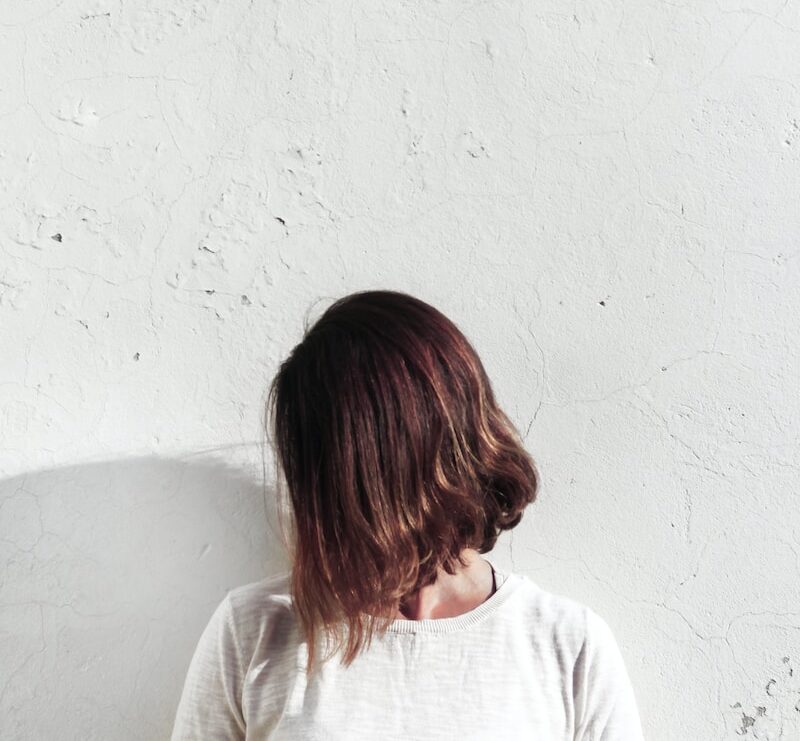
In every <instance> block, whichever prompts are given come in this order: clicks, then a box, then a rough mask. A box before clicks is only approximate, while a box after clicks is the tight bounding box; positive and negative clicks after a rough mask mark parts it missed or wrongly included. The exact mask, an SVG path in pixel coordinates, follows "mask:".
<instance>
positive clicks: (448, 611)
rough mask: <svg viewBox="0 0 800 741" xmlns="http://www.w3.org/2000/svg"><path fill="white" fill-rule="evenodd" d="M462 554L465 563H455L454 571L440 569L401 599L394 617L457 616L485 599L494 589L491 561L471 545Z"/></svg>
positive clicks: (402, 618) (405, 618)
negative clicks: (462, 565) (425, 583)
mask: <svg viewBox="0 0 800 741" xmlns="http://www.w3.org/2000/svg"><path fill="white" fill-rule="evenodd" d="M463 557H464V560H465V561H466V562H467V565H466V566H465V567H463V568H462V567H459V568H458V570H457V571H456V573H455V574H448V573H447V572H446V571H444V570H443V569H440V571H439V575H438V577H437V579H436V581H435V582H434V583H433V584H430V585H428V586H427V587H423V588H422V589H420V590H419V591H418V592H416V593H415V594H413V595H409V596H408V597H407V598H405V599H403V600H402V601H401V605H400V608H399V609H398V611H397V614H396V618H399V619H401V620H423V619H437V618H447V617H457V616H458V615H462V614H463V613H465V612H469V611H470V610H473V609H475V608H476V607H477V606H478V605H480V604H481V603H483V602H485V601H486V600H487V599H489V597H491V596H492V594H493V591H494V590H493V585H494V573H493V569H492V565H491V564H490V563H489V562H488V561H487V560H485V559H484V558H482V557H481V555H480V553H478V552H477V551H476V550H473V549H471V548H468V549H466V550H465V551H464V553H463Z"/></svg>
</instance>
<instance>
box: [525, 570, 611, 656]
mask: <svg viewBox="0 0 800 741" xmlns="http://www.w3.org/2000/svg"><path fill="white" fill-rule="evenodd" d="M517 576H518V578H519V580H520V582H521V583H520V588H519V592H520V596H521V597H522V600H521V608H520V609H519V614H520V615H521V619H522V620H524V621H525V623H526V627H528V628H529V629H530V630H531V632H533V633H535V634H539V635H543V636H545V637H547V638H548V639H550V640H553V639H555V640H557V641H559V642H562V643H565V644H569V645H570V646H571V647H572V649H573V651H574V652H577V651H579V650H580V649H581V647H582V646H583V645H584V644H585V642H586V641H587V640H591V639H593V638H594V639H598V640H603V639H606V638H607V637H608V633H610V629H609V627H608V624H607V623H606V621H605V620H604V618H603V617H601V616H600V614H598V613H597V612H596V611H595V610H594V609H593V608H592V607H590V606H589V605H588V604H587V603H586V602H583V601H581V600H580V599H578V598H576V597H570V596H568V595H566V594H565V593H562V592H560V591H558V590H551V589H548V588H546V587H543V586H541V585H540V584H538V583H537V582H535V581H534V580H533V579H531V578H530V577H528V576H527V575H524V574H518V575H517Z"/></svg>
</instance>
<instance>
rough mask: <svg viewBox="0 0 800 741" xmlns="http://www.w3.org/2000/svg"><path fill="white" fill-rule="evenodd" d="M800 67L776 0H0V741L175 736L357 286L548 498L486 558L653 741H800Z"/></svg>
mask: <svg viewBox="0 0 800 741" xmlns="http://www.w3.org/2000/svg"><path fill="white" fill-rule="evenodd" d="M798 40H800V3H798V2H796V0H788V1H787V0H761V2H759V3H757V4H755V3H750V4H748V3H746V2H744V0H717V1H716V2H711V1H709V2H706V1H704V0H701V1H700V2H696V3H690V4H684V5H680V4H676V3H666V2H653V3H650V2H631V1H630V0H629V1H628V2H624V3H616V4H613V3H600V4H598V3H586V2H583V1H582V0H579V1H578V2H575V3H571V4H564V3H557V2H552V1H551V2H539V3H536V4H534V3H520V2H513V3H512V2H494V3H474V4H469V5H467V4H464V3H442V2H438V3H428V4H420V3H413V4H408V3H402V4H398V3H356V4H336V3H329V4H316V3H307V4H304V3H243V2H230V3H217V2H210V1H209V2H191V3H190V2H178V3H170V4H165V3H158V2H155V1H153V0H151V1H150V2H138V3H135V4H133V3H120V2H110V1H109V2H106V1H105V0H93V1H90V0H87V1H86V2H76V1H75V0H65V1H64V2H57V1H56V0H48V2H43V1H32V2H24V3H23V2H12V3H10V4H9V3H7V4H6V5H5V6H4V8H3V11H2V17H1V18H0V60H2V64H0V91H1V92H0V184H2V187H1V188H0V194H2V195H1V196H0V198H1V200H0V249H1V252H0V261H1V262H0V339H1V340H2V348H3V352H2V356H0V373H1V376H0V449H1V450H2V456H0V475H2V477H3V481H2V485H1V486H2V490H1V491H0V497H1V498H0V563H1V564H2V568H3V571H2V578H1V579H0V737H2V738H3V739H68V738H69V739H82V740H85V739H112V738H113V739H124V740H126V741H127V740H128V739H131V740H133V739H141V738H165V737H166V736H167V735H168V732H169V727H170V725H171V720H172V714H173V712H174V708H175V704H176V702H177V698H178V694H179V691H180V686H181V683H182V680H183V675H184V672H185V669H186V665H187V662H188V659H189V656H190V654H191V651H192V649H193V647H194V644H195V642H196V640H197V638H198V636H199V632H200V630H201V629H202V627H203V625H204V624H205V622H206V620H207V619H208V617H209V616H210V614H211V611H212V609H213V607H214V605H215V604H216V603H217V602H218V601H219V599H221V597H222V596H223V594H224V592H225V590H226V589H227V588H229V587H231V586H233V585H235V584H239V583H243V582H246V581H248V580H251V579H254V578H256V577H258V576H259V575H261V574H264V573H269V572H274V571H277V570H279V569H280V568H281V556H280V550H279V547H278V546H277V545H276V543H277V541H276V538H275V536H274V534H273V533H271V532H270V531H269V530H268V529H267V527H266V525H265V524H264V523H265V522H266V521H267V519H268V513H267V512H265V509H264V503H263V501H262V497H261V489H260V474H261V469H260V465H261V457H260V451H259V448H258V441H259V439H260V421H261V415H262V404H263V401H264V398H265V389H266V386H267V384H268V382H269V380H270V378H271V376H272V374H273V372H274V370H275V368H276V364H277V362H278V360H279V359H280V358H282V357H283V356H284V354H285V353H286V352H287V351H288V350H289V348H290V347H291V346H292V345H293V344H294V342H296V341H297V340H298V339H299V335H300V331H301V325H302V318H303V315H304V313H305V312H306V310H307V308H308V306H309V305H310V304H311V303H312V302H314V301H316V300H317V299H322V301H321V302H320V303H318V304H316V307H317V309H315V310H314V311H312V316H313V314H314V312H315V311H317V310H319V309H321V308H322V307H323V306H324V305H325V303H326V302H327V301H328V300H329V299H330V298H333V297H336V296H339V295H342V294H343V293H347V292H349V291H351V290H356V289H360V288H368V287H392V288H399V289H401V290H407V291H410V292H412V293H414V294H416V295H419V296H420V297H421V298H424V299H426V300H429V301H431V302H432V303H434V304H435V305H437V306H438V307H439V308H441V309H442V310H443V311H445V312H446V313H447V314H449V315H450V316H451V317H452V318H453V319H454V320H456V321H457V322H458V323H459V325H460V326H462V328H463V329H464V330H465V331H466V333H467V334H468V335H469V337H470V338H471V339H472V340H473V341H474V343H475V346H476V348H477V349H478V351H479V352H480V354H481V355H482V357H483V359H484V362H485V365H486V367H487V370H488V372H489V374H490V376H491V377H492V379H493V381H494V384H495V390H496V392H497V395H498V396H499V398H500V400H501V402H502V403H503V405H504V406H505V408H506V409H507V410H508V412H509V414H510V415H511V416H512V418H513V419H514V420H515V422H516V423H517V424H518V425H519V427H520V429H521V430H522V431H523V433H525V434H526V444H527V445H528V447H529V449H530V450H531V452H532V453H533V454H534V456H535V457H536V459H537V461H538V463H539V466H540V468H541V470H542V473H543V478H544V482H543V487H542V491H541V494H540V500H539V502H538V503H537V504H536V505H534V507H533V508H532V509H531V510H530V513H529V514H528V516H527V517H526V518H525V520H523V522H522V524H521V525H520V526H519V528H518V529H517V530H516V531H515V532H514V533H513V537H505V538H504V539H502V540H501V543H500V545H498V548H497V550H496V551H495V553H494V557H495V558H496V559H497V561H498V563H501V564H503V565H504V566H506V567H511V568H514V569H516V570H518V571H521V572H525V573H528V574H529V575H530V576H531V577H532V578H535V579H537V580H538V581H539V582H540V583H541V584H542V585H543V586H545V587H547V588H549V589H553V590H556V591H560V592H561V593H564V594H567V595H569V596H572V597H574V598H577V599H581V600H583V601H585V602H587V603H589V604H590V605H592V607H594V608H595V609H596V610H597V611H598V612H599V613H600V614H602V615H603V616H604V617H606V619H607V620H608V622H609V623H610V624H611V626H612V627H613V628H614V630H615V632H616V634H617V636H618V639H619V642H620V645H621V647H622V649H623V651H624V654H625V656H626V660H627V661H628V664H629V668H630V673H631V676H632V678H633V681H634V683H635V685H636V687H637V693H638V697H639V702H640V706H641V712H642V716H643V720H644V724H645V728H646V731H647V735H648V738H650V739H665V740H666V741H675V740H676V739H729V738H731V739H732V738H739V737H742V736H744V737H752V738H758V739H771V740H772V739H781V738H782V739H795V738H798V737H800V586H799V585H800V573H799V567H800V555H799V554H800V551H799V550H798V549H800V514H799V512H800V498H799V497H798V490H799V489H800V487H798V483H799V481H798V479H799V478H800V477H799V476H798V470H800V469H799V468H798V466H800V460H798V435H799V434H800V430H799V428H798V419H800V397H799V396H798V393H797V389H798V387H800V384H798V370H799V369H800V363H799V362H798V346H799V341H800V321H799V320H800V316H799V315H800V299H799V298H798V292H797V286H798V283H800V252H798V247H799V245H798V242H799V241H800V240H799V239H798V237H800V229H799V227H800V208H798V202H799V199H800V157H799V156H798V152H800V87H798V86H800V78H798V72H797V71H798V69H800V43H798ZM55 235H61V236H60V241H57V240H58V239H59V238H58V237H56V236H55ZM601 302H602V303H601ZM208 448H216V449H217V451H216V452H215V453H213V454H210V453H207V452H206V453H202V452H201V451H205V450H207V449H208ZM270 473H271V472H270V471H268V478H269V474H270ZM268 496H269V494H268Z"/></svg>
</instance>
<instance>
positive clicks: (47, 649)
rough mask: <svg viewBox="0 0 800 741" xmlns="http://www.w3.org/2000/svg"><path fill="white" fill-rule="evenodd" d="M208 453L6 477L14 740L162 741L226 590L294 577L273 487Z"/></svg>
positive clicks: (4, 706)
mask: <svg viewBox="0 0 800 741" xmlns="http://www.w3.org/2000/svg"><path fill="white" fill-rule="evenodd" d="M259 478H260V477H257V476H255V475H253V474H251V473H249V472H248V470H246V469H245V468H241V469H240V468H236V467H233V466H231V465H230V464H229V463H226V462H225V461H223V460H221V459H218V458H216V457H213V456H199V457H198V456H191V457H187V458H181V459H165V458H159V457H155V456H146V457H141V458H133V459H126V460H120V461H103V462H97V463H91V464H84V465H78V466H67V467H62V468H57V469H52V470H47V471H41V472H36V473H27V474H24V475H21V476H18V477H14V478H11V479H6V480H5V481H2V482H0V554H1V555H0V558H1V559H2V565H3V577H2V581H0V657H2V659H1V660H0V717H3V718H4V719H5V720H4V724H6V729H7V730H9V731H11V734H10V735H11V737H14V738H23V737H24V738H59V737H60V738H64V737H65V733H64V732H65V729H68V733H66V736H68V737H75V738H117V739H127V738H131V739H134V738H137V739H141V738H167V737H168V736H169V730H170V728H171V723H172V720H173V714H174V711H175V707H176V704H177V700H178V697H179V695H180V691H181V688H182V683H183V678H184V676H185V673H186V669H187V666H188V662H189V659H190V657H191V654H192V652H193V649H194V647H195V645H196V643H197V640H198V639H199V636H200V633H201V632H202V629H203V627H204V625H205V624H206V622H207V621H208V618H209V617H210V615H211V613H212V612H213V610H214V608H215V607H216V605H217V604H218V603H219V602H220V601H221V599H222V598H223V597H224V596H225V593H226V592H227V591H228V590H229V589H231V588H233V587H235V586H238V585H240V584H244V583H248V582H251V581H256V580H258V579H261V578H263V577H264V576H267V575H270V574H273V573H277V572H279V571H285V570H287V569H288V568H289V560H288V556H287V552H286V549H285V546H284V544H283V541H282V538H281V534H280V530H279V525H278V521H277V517H276V508H275V503H274V496H273V494H274V491H273V490H272V489H268V488H266V487H265V485H264V482H263V481H261V480H259Z"/></svg>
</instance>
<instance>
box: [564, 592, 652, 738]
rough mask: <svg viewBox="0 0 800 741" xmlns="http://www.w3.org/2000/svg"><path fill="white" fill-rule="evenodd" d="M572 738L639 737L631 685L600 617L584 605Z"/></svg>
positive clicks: (639, 722)
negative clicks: (573, 736)
mask: <svg viewBox="0 0 800 741" xmlns="http://www.w3.org/2000/svg"><path fill="white" fill-rule="evenodd" d="M573 700H574V708H575V741H643V738H644V737H643V735H642V726H641V721H640V718H639V711H638V707H637V704H636V697H635V695H634V691H633V687H632V685H631V681H630V678H629V676H628V672H627V670H626V668H625V663H624V660H623V658H622V654H621V652H620V650H619V646H618V645H617V642H616V640H615V638H614V635H613V633H612V632H611V628H610V627H609V625H608V624H607V623H606V621H605V620H603V618H601V617H600V616H599V615H598V614H597V613H595V612H594V611H593V610H591V609H590V608H588V607H587V608H586V632H585V638H584V642H583V645H582V647H581V650H580V652H579V654H578V658H577V660H576V662H575V669H574V673H573Z"/></svg>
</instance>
